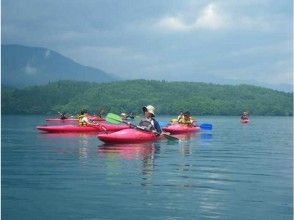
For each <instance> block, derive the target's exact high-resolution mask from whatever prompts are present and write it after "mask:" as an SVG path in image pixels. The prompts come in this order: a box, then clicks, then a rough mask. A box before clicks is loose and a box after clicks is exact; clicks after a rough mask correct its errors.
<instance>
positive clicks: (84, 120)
mask: <svg viewBox="0 0 294 220" xmlns="http://www.w3.org/2000/svg"><path fill="white" fill-rule="evenodd" d="M78 119H79V125H80V126H87V125H95V124H94V123H92V122H91V121H90V120H89V115H88V111H87V110H82V111H81V113H80V115H79V116H78Z"/></svg>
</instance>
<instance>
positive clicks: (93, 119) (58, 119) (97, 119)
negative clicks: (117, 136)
mask: <svg viewBox="0 0 294 220" xmlns="http://www.w3.org/2000/svg"><path fill="white" fill-rule="evenodd" d="M89 119H90V120H92V121H105V118H101V117H90V118H89ZM78 120H79V119H77V118H66V119H61V118H47V119H46V121H51V122H72V121H78Z"/></svg>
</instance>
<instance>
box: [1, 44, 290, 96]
mask: <svg viewBox="0 0 294 220" xmlns="http://www.w3.org/2000/svg"><path fill="white" fill-rule="evenodd" d="M1 49H2V51H1V56H2V60H1V61H2V66H1V75H2V84H3V85H5V86H8V87H15V88H23V87H26V86H32V85H45V84H47V83H49V82H54V81H59V80H75V81H89V82H98V83H102V82H112V81H117V80H123V79H124V78H121V77H120V76H119V75H115V74H110V73H106V72H104V71H103V70H101V69H98V68H93V67H89V66H85V65H81V64H79V63H77V62H75V61H74V60H72V59H70V58H67V57H65V56H63V55H61V54H60V53H57V52H55V51H53V50H50V49H47V48H42V47H29V46H22V45H16V44H7V45H1ZM116 74H117V73H116ZM132 79H137V78H136V77H135V76H134V77H132ZM187 79H189V77H188V78H187ZM215 80H217V82H218V83H220V84H231V85H238V84H251V85H256V86H261V87H266V88H271V89H274V90H280V91H284V92H293V87H292V84H291V82H289V84H276V85H272V84H266V83H258V82H251V81H244V80H243V81H242V80H241V81H237V80H234V81H232V80H226V79H224V78H220V79H215ZM170 81H176V80H172V79H170ZM180 81H182V80H180ZM199 82H201V80H199ZM214 83H215V82H214Z"/></svg>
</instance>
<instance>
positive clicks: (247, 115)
mask: <svg viewBox="0 0 294 220" xmlns="http://www.w3.org/2000/svg"><path fill="white" fill-rule="evenodd" d="M241 119H242V120H246V119H249V114H248V112H243V114H242V115H241Z"/></svg>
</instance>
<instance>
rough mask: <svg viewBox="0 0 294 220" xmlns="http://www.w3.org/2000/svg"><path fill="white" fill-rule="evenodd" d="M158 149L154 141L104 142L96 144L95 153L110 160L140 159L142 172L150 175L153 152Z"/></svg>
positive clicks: (152, 164) (152, 166)
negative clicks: (133, 142)
mask: <svg viewBox="0 0 294 220" xmlns="http://www.w3.org/2000/svg"><path fill="white" fill-rule="evenodd" d="M158 149H159V145H158V144H157V145H156V143H137V144H113V145H111V144H104V145H101V146H98V149H97V153H98V154H99V155H100V156H104V157H106V159H107V160H108V162H109V161H111V162H113V161H114V160H116V161H117V160H119V159H121V160H139V161H142V174H143V175H144V176H146V175H149V176H151V175H152V173H153V168H154V158H155V153H156V151H157V150H158Z"/></svg>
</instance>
